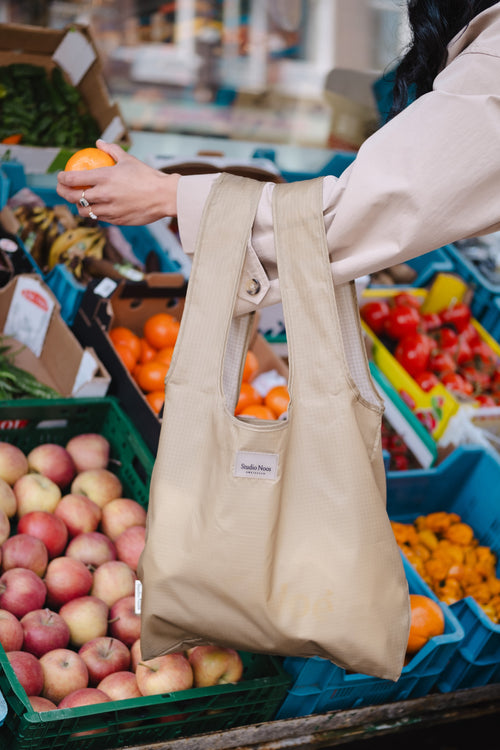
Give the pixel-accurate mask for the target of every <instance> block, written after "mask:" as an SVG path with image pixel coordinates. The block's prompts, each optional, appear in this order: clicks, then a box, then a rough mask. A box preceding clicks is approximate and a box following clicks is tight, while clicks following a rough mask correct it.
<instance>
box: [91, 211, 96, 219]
mask: <svg viewBox="0 0 500 750" xmlns="http://www.w3.org/2000/svg"><path fill="white" fill-rule="evenodd" d="M89 217H90V218H91V219H97V216H96V215H95V213H94V212H93V211H92V209H90V211H89Z"/></svg>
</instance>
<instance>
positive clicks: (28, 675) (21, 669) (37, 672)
mask: <svg viewBox="0 0 500 750" xmlns="http://www.w3.org/2000/svg"><path fill="white" fill-rule="evenodd" d="M7 659H8V660H9V663H10V666H11V667H12V669H13V670H14V672H15V675H16V677H17V679H18V680H19V682H20V683H21V685H22V687H23V688H24V690H25V691H26V694H27V695H40V693H41V692H42V688H43V671H42V667H41V665H40V661H39V660H38V659H37V658H36V656H33V654H28V652H27V651H9V652H8V653H7Z"/></svg>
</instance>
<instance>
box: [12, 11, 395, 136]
mask: <svg viewBox="0 0 500 750" xmlns="http://www.w3.org/2000/svg"><path fill="white" fill-rule="evenodd" d="M405 9H406V3H405V2H404V0H165V1H164V2H161V0H87V1H85V0H81V1H79V2H78V1H75V2H65V1H64V0H0V22H10V23H23V24H33V25H40V26H46V27H51V28H57V29H61V28H65V27H66V26H67V25H68V24H71V23H74V22H77V23H82V24H86V25H88V26H89V27H90V28H91V30H92V32H93V35H94V38H95V41H96V44H97V46H98V48H99V51H100V55H101V58H102V63H103V70H104V74H105V80H106V83H107V85H108V87H109V91H110V96H111V98H112V99H113V100H114V101H116V102H117V103H118V104H119V106H120V109H121V112H122V115H123V118H124V120H125V122H126V124H127V126H128V127H129V129H130V130H132V131H142V132H156V133H163V134H168V133H177V134H183V135H195V136H200V137H209V138H214V137H215V138H225V139H234V140H239V141H250V142H256V141H259V142H261V143H262V142H265V143H270V144H274V143H276V144H283V143H287V144H293V145H295V146H300V147H312V148H320V149H324V148H340V149H350V150H356V149H357V148H358V147H359V145H360V144H361V143H362V141H363V140H364V139H365V138H366V137H367V135H369V134H370V132H373V130H374V129H376V127H378V125H379V124H380V111H379V106H377V105H379V104H380V103H379V102H377V101H376V98H375V96H374V88H373V84H374V82H376V81H377V80H378V79H380V77H381V76H382V75H383V74H384V73H386V72H387V71H390V69H391V66H393V65H394V62H395V60H396V58H397V56H398V55H399V54H400V52H401V50H402V49H403V48H404V46H405V44H406V43H407V41H408V31H407V26H406V12H405Z"/></svg>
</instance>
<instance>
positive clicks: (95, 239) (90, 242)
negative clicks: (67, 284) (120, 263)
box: [48, 226, 107, 280]
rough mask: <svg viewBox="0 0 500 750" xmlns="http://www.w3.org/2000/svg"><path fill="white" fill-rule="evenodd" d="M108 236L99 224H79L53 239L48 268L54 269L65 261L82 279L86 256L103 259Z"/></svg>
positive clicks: (74, 273)
mask: <svg viewBox="0 0 500 750" xmlns="http://www.w3.org/2000/svg"><path fill="white" fill-rule="evenodd" d="M106 242H107V238H106V233H105V231H104V230H103V229H102V228H101V227H99V226H77V227H74V228H72V229H67V230H66V231H65V232H62V234H60V235H59V236H58V237H56V239H55V240H54V241H53V243H52V245H51V248H50V252H49V257H48V268H49V270H52V268H54V266H55V265H57V264H58V263H64V265H66V266H67V268H69V270H70V271H71V272H72V273H73V275H74V276H75V278H76V279H78V280H81V279H82V277H83V273H84V268H85V264H84V260H85V258H95V259H96V260H102V258H103V256H104V249H105V246H106Z"/></svg>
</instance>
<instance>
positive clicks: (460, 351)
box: [455, 333, 472, 365]
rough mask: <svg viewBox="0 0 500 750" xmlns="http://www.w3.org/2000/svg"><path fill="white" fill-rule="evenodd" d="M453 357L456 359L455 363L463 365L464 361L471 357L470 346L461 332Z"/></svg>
mask: <svg viewBox="0 0 500 750" xmlns="http://www.w3.org/2000/svg"><path fill="white" fill-rule="evenodd" d="M455 359H456V360H457V365H464V364H465V363H466V362H469V361H470V360H471V359H472V349H471V346H470V344H469V342H468V341H467V339H466V338H464V334H463V333H461V334H460V335H459V337H458V346H457V350H456V353H455Z"/></svg>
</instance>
